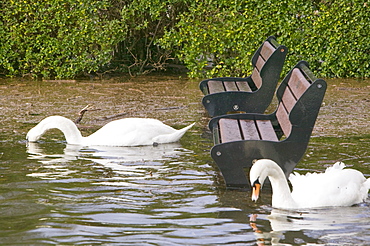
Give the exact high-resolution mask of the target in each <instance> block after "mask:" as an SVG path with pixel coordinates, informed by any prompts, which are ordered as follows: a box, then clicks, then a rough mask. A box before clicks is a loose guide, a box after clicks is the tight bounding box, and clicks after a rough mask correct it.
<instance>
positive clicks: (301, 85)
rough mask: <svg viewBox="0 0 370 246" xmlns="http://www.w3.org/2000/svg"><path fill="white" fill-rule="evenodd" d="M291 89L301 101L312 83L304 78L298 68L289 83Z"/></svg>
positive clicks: (294, 70)
mask: <svg viewBox="0 0 370 246" xmlns="http://www.w3.org/2000/svg"><path fill="white" fill-rule="evenodd" d="M288 85H289V88H290V89H291V91H292V92H293V94H294V96H295V98H296V99H299V98H300V97H301V96H302V94H303V93H304V92H305V91H306V89H307V88H308V87H310V85H311V84H310V82H308V81H307V79H306V78H305V77H304V75H303V74H302V72H301V71H300V70H299V69H298V68H294V69H293V71H292V74H291V76H290V79H289V82H288Z"/></svg>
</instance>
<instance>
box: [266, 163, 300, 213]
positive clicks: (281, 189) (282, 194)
mask: <svg viewBox="0 0 370 246" xmlns="http://www.w3.org/2000/svg"><path fill="white" fill-rule="evenodd" d="M270 170H271V172H270V175H268V176H269V179H270V182H271V187H272V206H273V207H285V208H295V207H297V204H296V202H295V201H294V199H293V197H292V193H291V191H290V188H289V185H288V181H287V179H286V178H285V175H284V173H283V171H282V170H281V169H280V168H279V169H277V168H273V169H270Z"/></svg>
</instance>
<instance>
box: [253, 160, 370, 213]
mask: <svg viewBox="0 0 370 246" xmlns="http://www.w3.org/2000/svg"><path fill="white" fill-rule="evenodd" d="M344 167H345V165H344V164H343V163H342V162H337V163H335V164H334V165H333V166H332V167H329V168H327V169H326V171H325V173H307V174H306V175H300V174H298V173H294V174H291V175H290V177H289V180H290V182H291V184H292V186H293V191H292V192H290V189H289V186H288V182H287V180H286V178H285V175H284V173H283V171H282V170H281V168H280V167H279V165H278V164H276V163H275V162H274V161H272V160H268V159H261V160H258V161H256V163H254V164H253V166H252V168H251V170H250V181H251V184H252V187H253V188H252V200H253V201H256V200H257V199H258V196H259V191H260V188H261V186H262V185H263V182H264V181H265V179H266V177H269V179H270V182H271V187H272V206H273V207H276V208H293V209H294V208H314V207H326V206H351V205H353V204H357V203H361V202H363V201H365V200H366V198H367V197H368V192H369V189H370V178H369V179H366V178H365V177H364V175H363V174H362V173H361V172H359V171H357V170H354V169H344Z"/></svg>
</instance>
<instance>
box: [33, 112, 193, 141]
mask: <svg viewBox="0 0 370 246" xmlns="http://www.w3.org/2000/svg"><path fill="white" fill-rule="evenodd" d="M194 124H195V123H193V124H191V125H189V126H187V127H184V128H182V129H180V130H176V129H174V128H172V127H170V126H168V125H165V124H163V123H162V122H161V121H159V120H155V119H145V118H125V119H120V120H115V121H111V122H109V123H108V124H106V125H105V126H103V127H102V128H100V129H99V130H98V131H96V132H94V133H93V134H91V135H90V136H88V137H83V136H82V135H81V132H80V131H79V130H78V128H77V126H76V125H75V123H73V122H72V121H71V120H69V119H67V118H65V117H63V116H50V117H47V118H45V119H43V120H42V121H41V122H40V123H39V124H37V125H36V126H35V127H33V128H32V129H31V130H30V131H29V132H28V133H27V137H26V138H27V140H28V141H30V142H36V141H37V140H38V139H40V137H41V136H42V135H43V134H44V133H45V132H46V131H47V130H49V129H53V128H56V129H59V130H61V131H62V132H63V134H64V136H65V138H66V141H67V143H68V144H77V145H83V146H93V145H101V146H140V145H151V144H154V143H172V142H176V141H178V140H179V139H180V138H181V137H182V136H183V135H184V134H185V132H186V131H187V130H189V129H190V128H191V127H192V126H193V125H194Z"/></svg>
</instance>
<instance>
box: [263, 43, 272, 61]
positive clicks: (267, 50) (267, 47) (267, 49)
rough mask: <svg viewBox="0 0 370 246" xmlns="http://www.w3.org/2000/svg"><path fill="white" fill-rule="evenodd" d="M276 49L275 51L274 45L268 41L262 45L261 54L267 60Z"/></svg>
mask: <svg viewBox="0 0 370 246" xmlns="http://www.w3.org/2000/svg"><path fill="white" fill-rule="evenodd" d="M274 51H275V48H274V46H272V45H271V44H270V42H268V41H266V42H265V43H264V44H263V46H262V49H261V53H260V54H261V56H262V57H263V59H265V60H267V59H268V58H269V57H270V56H271V54H272V53H274Z"/></svg>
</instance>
